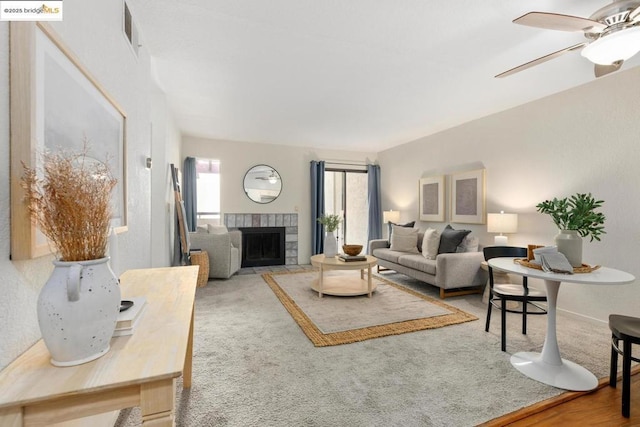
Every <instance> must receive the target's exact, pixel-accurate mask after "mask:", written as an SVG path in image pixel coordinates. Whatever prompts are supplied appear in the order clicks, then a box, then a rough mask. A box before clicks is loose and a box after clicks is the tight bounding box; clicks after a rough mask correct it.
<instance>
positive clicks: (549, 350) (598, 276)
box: [488, 258, 635, 391]
mask: <svg viewBox="0 0 640 427" xmlns="http://www.w3.org/2000/svg"><path fill="white" fill-rule="evenodd" d="M488 262H489V265H490V266H491V267H493V268H495V269H498V270H501V271H505V272H507V273H512V274H517V275H519V276H527V277H530V278H531V277H532V278H537V279H542V280H544V284H545V288H546V292H547V304H548V307H547V332H546V336H545V340H544V345H543V347H542V352H541V353H537V352H519V353H515V354H514V355H512V356H511V364H512V365H513V366H514V367H515V368H516V369H517V370H518V371H520V372H521V373H523V374H524V375H526V376H528V377H529V378H533V379H534V380H537V381H540V382H542V383H544V384H548V385H551V386H554V387H557V388H561V389H565V390H573V391H587V390H593V389H595V388H596V387H597V386H598V379H597V378H596V376H595V375H593V373H591V372H590V371H589V370H588V369H586V368H584V367H583V366H580V365H578V364H577V363H575V362H571V361H570V360H566V359H563V358H562V357H561V356H560V348H559V347H558V338H557V335H556V327H557V325H556V306H557V301H558V291H559V290H560V283H574V284H588V285H598V286H600V285H622V284H625V283H631V282H633V281H634V280H635V277H634V276H633V275H632V274H629V273H626V272H624V271H620V270H616V269H613V268H607V267H600V268H598V269H596V270H594V271H592V272H590V273H575V274H560V273H550V272H549V273H547V272H545V271H542V270H538V269H535V268H529V267H525V266H523V265H521V264H518V263H516V262H515V259H514V258H492V259H490V260H489V261H488Z"/></svg>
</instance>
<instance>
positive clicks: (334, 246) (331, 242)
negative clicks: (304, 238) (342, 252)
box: [323, 231, 338, 258]
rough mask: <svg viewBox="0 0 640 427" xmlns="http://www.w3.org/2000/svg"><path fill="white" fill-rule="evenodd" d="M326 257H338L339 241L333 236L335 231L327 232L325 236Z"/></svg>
mask: <svg viewBox="0 0 640 427" xmlns="http://www.w3.org/2000/svg"><path fill="white" fill-rule="evenodd" d="M323 253H324V256H325V257H327V258H332V257H334V256H336V255H338V240H337V239H336V236H335V235H334V234H333V231H327V234H326V235H325V236H324V252H323Z"/></svg>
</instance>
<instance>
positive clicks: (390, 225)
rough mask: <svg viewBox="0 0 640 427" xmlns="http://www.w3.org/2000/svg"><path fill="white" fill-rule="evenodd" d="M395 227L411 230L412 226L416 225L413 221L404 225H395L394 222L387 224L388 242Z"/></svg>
mask: <svg viewBox="0 0 640 427" xmlns="http://www.w3.org/2000/svg"><path fill="white" fill-rule="evenodd" d="M394 225H396V226H398V227H405V228H413V226H414V225H416V222H415V221H411V222H407V223H406V224H396V223H395V222H391V221H389V222H388V226H389V233H388V236H389V242H391V235H392V234H393V226H394Z"/></svg>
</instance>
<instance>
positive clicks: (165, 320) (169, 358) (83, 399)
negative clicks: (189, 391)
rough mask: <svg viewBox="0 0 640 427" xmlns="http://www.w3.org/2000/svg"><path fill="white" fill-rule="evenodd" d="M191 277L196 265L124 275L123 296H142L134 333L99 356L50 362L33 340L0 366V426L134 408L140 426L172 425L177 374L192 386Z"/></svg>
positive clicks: (36, 423)
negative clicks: (78, 361) (141, 311)
mask: <svg viewBox="0 0 640 427" xmlns="http://www.w3.org/2000/svg"><path fill="white" fill-rule="evenodd" d="M197 276H198V267H197V266H188V267H171V268H151V269H142V270H130V271H127V272H125V273H123V274H122V276H121V277H120V286H121V291H122V297H123V298H131V297H135V296H145V297H146V298H147V307H146V309H145V312H144V314H143V318H142V319H140V323H139V324H138V325H137V328H136V330H135V332H134V333H133V335H128V336H122V337H116V338H112V340H111V349H110V350H109V352H108V353H107V354H105V355H104V356H102V357H101V358H99V359H97V360H94V361H92V362H89V363H85V364H83V365H78V366H72V367H66V368H59V367H55V366H53V365H51V364H50V363H49V358H50V355H49V352H48V351H47V348H46V347H45V345H44V342H43V341H42V340H40V341H38V342H37V343H36V344H35V345H34V346H33V347H31V348H30V349H29V350H27V351H26V352H25V353H23V354H22V355H21V356H20V357H18V358H17V359H16V360H14V361H13V362H12V363H11V364H10V365H9V366H8V367H7V368H6V369H4V370H3V371H2V372H0V425H1V426H9V427H14V426H15V427H17V426H50V425H52V424H54V423H60V422H63V421H67V420H72V419H77V418H84V417H90V416H93V415H95V414H100V413H104V412H109V411H114V410H119V409H123V408H129V407H134V406H139V407H140V408H141V411H142V420H143V425H153V426H154V427H155V426H163V427H164V426H173V425H175V382H176V378H178V377H180V375H183V386H184V387H185V388H189V387H191V360H192V354H193V315H194V312H193V308H194V299H195V289H196V281H197ZM91 420H92V421H91V424H90V425H92V426H95V425H96V424H95V422H94V421H93V420H94V418H91ZM79 425H87V424H84V423H80V424H79ZM111 425H113V424H111Z"/></svg>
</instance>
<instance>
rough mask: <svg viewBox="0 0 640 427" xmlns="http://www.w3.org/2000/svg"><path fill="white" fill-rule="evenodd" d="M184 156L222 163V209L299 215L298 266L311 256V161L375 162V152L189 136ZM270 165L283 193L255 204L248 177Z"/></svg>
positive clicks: (233, 211) (239, 211)
mask: <svg viewBox="0 0 640 427" xmlns="http://www.w3.org/2000/svg"><path fill="white" fill-rule="evenodd" d="M182 155H183V156H184V157H200V158H205V159H218V160H220V174H221V178H220V193H221V195H220V209H221V210H222V212H223V214H224V213H225V212H226V213H294V212H297V213H298V238H299V241H298V263H299V264H308V263H309V257H310V256H311V239H310V237H311V212H310V206H311V200H310V198H309V191H310V185H311V184H310V172H309V162H310V161H311V160H334V161H335V160H341V161H352V162H366V161H368V162H369V163H373V162H375V159H376V155H375V153H357V152H348V151H335V150H322V149H313V148H301V147H289V146H284V145H275V144H254V143H247V142H237V141H221V140H210V139H202V138H195V137H188V136H185V137H183V139H182ZM257 164H266V165H269V166H272V167H274V168H275V169H276V170H277V171H278V173H279V174H280V176H281V177H282V193H281V194H280V197H278V198H277V199H276V200H274V201H273V202H271V203H266V204H260V203H255V202H252V201H251V200H250V199H249V198H248V197H247V196H246V194H245V193H244V189H243V186H242V182H243V179H244V174H245V173H246V172H247V170H249V169H250V168H251V167H252V166H255V165H257Z"/></svg>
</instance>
